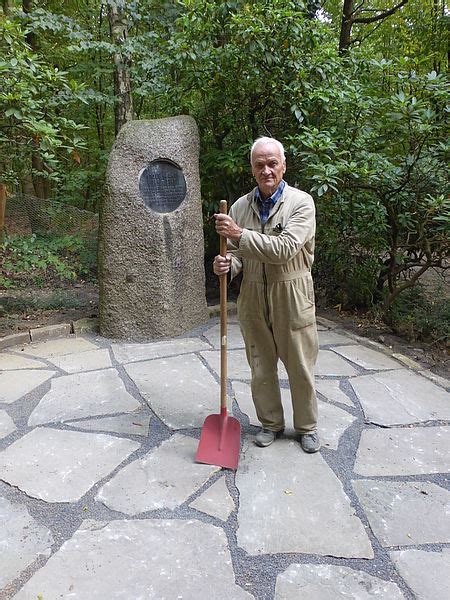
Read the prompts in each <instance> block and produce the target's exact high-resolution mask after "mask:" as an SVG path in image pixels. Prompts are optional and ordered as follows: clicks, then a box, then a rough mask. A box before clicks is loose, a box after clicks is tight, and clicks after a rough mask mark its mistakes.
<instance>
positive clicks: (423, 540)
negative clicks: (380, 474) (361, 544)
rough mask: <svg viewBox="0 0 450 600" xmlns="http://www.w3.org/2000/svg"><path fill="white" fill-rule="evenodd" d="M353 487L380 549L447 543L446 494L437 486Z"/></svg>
mask: <svg viewBox="0 0 450 600" xmlns="http://www.w3.org/2000/svg"><path fill="white" fill-rule="evenodd" d="M353 487H354V489H355V491H356V493H357V495H358V498H359V500H360V502H361V504H362V506H363V509H364V512H365V513H366V515H367V518H368V519H369V523H370V527H371V529H372V531H373V532H374V534H375V536H376V537H377V538H378V540H379V542H380V543H381V545H382V546H410V545H418V544H441V543H448V542H450V520H449V518H448V516H449V515H448V513H449V506H450V492H448V491H447V490H445V489H443V488H441V487H440V486H438V485H435V484H434V483H427V482H407V481H373V480H357V481H354V482H353Z"/></svg>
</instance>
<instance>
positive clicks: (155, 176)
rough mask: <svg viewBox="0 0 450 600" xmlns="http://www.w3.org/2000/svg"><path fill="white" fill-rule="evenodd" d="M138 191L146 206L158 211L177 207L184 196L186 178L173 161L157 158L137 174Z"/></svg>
mask: <svg viewBox="0 0 450 600" xmlns="http://www.w3.org/2000/svg"><path fill="white" fill-rule="evenodd" d="M139 192H140V194H141V197H142V199H143V200H144V203H145V205H146V206H148V208H150V209H151V210H154V211H155V212H158V213H168V212H172V211H174V210H175V209H177V208H178V207H179V206H180V204H181V203H182V202H183V200H184V198H185V197H186V179H185V178H184V174H183V171H182V170H181V168H180V167H179V166H178V165H177V164H176V163H174V162H172V161H170V160H165V159H163V158H159V159H158V160H154V161H153V162H151V163H150V164H149V165H148V166H147V167H146V168H145V169H144V170H143V171H141V173H140V175H139Z"/></svg>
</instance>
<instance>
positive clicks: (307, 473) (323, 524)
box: [236, 438, 373, 558]
mask: <svg viewBox="0 0 450 600" xmlns="http://www.w3.org/2000/svg"><path fill="white" fill-rule="evenodd" d="M280 465H283V469H280ZM236 486H237V488H238V490H239V503H240V506H239V511H238V526H239V527H238V531H237V542H238V546H239V547H241V548H242V549H243V550H245V551H246V552H248V553H249V554H251V555H261V554H277V553H280V552H296V553H297V552H302V553H305V554H319V555H322V556H324V555H331V556H337V557H350V556H352V557H353V558H357V557H359V558H373V550H372V547H371V544H370V541H369V538H368V537H367V534H366V532H365V529H364V526H363V524H362V523H361V521H360V520H359V518H358V517H357V516H356V515H355V512H354V510H353V508H352V507H351V506H350V500H349V498H348V497H347V496H346V495H345V493H344V490H343V488H342V484H341V482H340V481H339V479H337V477H336V476H335V474H334V473H333V471H332V470H331V469H330V468H329V466H328V465H327V464H326V462H325V461H324V460H323V458H322V457H321V455H320V454H314V455H307V454H305V453H304V452H302V450H301V449H300V446H299V445H298V444H297V443H295V442H293V441H288V440H283V439H280V440H278V441H277V442H276V443H275V444H273V445H272V446H270V447H268V448H258V447H257V446H255V445H254V444H253V443H251V442H250V441H249V440H248V438H246V439H245V441H244V448H243V450H242V454H241V460H240V467H239V469H238V471H237V473H236ZM330 498H333V502H332V510H331V509H330ZM299 511H300V512H299ZM330 532H333V534H332V535H330Z"/></svg>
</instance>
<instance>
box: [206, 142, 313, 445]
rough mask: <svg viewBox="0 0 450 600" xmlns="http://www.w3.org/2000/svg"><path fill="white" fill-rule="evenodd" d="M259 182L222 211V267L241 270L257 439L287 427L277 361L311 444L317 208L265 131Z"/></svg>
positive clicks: (304, 440)
mask: <svg viewBox="0 0 450 600" xmlns="http://www.w3.org/2000/svg"><path fill="white" fill-rule="evenodd" d="M250 162H251V167H252V173H253V176H254V178H255V180H256V183H257V184H258V185H257V187H256V188H254V189H253V190H252V191H251V192H250V193H248V194H246V195H245V196H242V197H241V198H239V199H238V200H237V201H236V202H235V203H234V204H233V205H232V207H231V210H230V214H229V215H224V214H216V215H214V216H215V219H216V231H217V233H219V234H220V235H222V236H224V237H226V238H228V249H229V253H227V256H226V257H222V256H216V257H215V259H214V264H213V270H214V273H215V274H216V275H222V274H223V273H228V272H229V271H230V269H231V276H232V277H234V276H235V275H237V273H239V272H240V271H242V273H243V278H242V285H241V290H240V294H239V298H238V317H239V323H240V326H241V331H242V335H243V337H244V341H245V348H246V354H247V360H248V362H249V365H250V368H251V373H252V384H251V388H252V397H253V402H254V404H255V408H256V413H257V415H258V419H259V421H260V422H261V425H262V428H261V430H260V431H259V432H258V433H257V435H256V439H255V443H256V444H257V445H258V446H262V447H264V446H269V445H270V444H271V443H272V442H273V441H274V440H275V438H276V437H277V435H279V434H281V433H282V432H283V430H284V414H283V407H282V404H281V394H280V386H279V382H278V371H277V363H278V359H281V360H282V362H283V363H284V366H285V367H286V371H287V373H288V377H289V384H290V388H291V398H292V406H293V411H294V427H295V430H296V432H297V433H298V434H299V441H300V444H301V447H302V448H303V450H304V451H305V452H309V453H312V452H317V450H319V448H320V444H319V438H318V435H317V400H316V395H315V390H314V365H315V362H316V358H317V352H318V340H317V329H316V321H315V307H314V289H313V281H312V277H311V266H312V263H313V259H314V234H315V208H314V203H313V199H312V198H311V196H310V195H309V194H307V193H305V192H302V191H300V190H297V189H296V188H293V187H291V186H290V185H288V184H287V183H286V182H285V181H284V180H283V175H284V173H285V171H286V160H285V156H284V149H283V146H282V144H281V143H280V142H279V141H278V140H275V139H274V138H267V137H263V138H259V139H257V140H256V141H255V143H254V144H253V146H252V149H251V153H250Z"/></svg>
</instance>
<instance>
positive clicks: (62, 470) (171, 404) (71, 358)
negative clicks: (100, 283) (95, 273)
mask: <svg viewBox="0 0 450 600" xmlns="http://www.w3.org/2000/svg"><path fill="white" fill-rule="evenodd" d="M229 333H230V336H229V352H228V360H229V372H228V382H227V383H228V395H229V406H230V409H231V410H232V411H233V414H234V415H235V416H236V417H237V418H238V419H239V420H240V422H241V430H242V445H241V453H240V462H239V467H238V470H237V472H236V473H235V472H233V471H229V470H226V469H221V468H219V467H216V466H213V465H205V464H198V463H196V462H195V452H196V448H197V445H198V440H199V437H200V433H201V427H202V423H203V420H204V419H205V417H206V416H207V415H208V414H213V413H217V412H218V411H219V382H220V373H219V369H220V361H219V354H220V353H219V348H220V335H219V324H218V319H217V318H214V319H211V320H210V321H209V322H208V323H207V324H205V325H202V326H200V327H198V328H196V329H193V330H191V331H189V332H188V333H187V334H185V335H183V337H179V338H171V339H164V340H158V341H155V342H148V343H122V342H120V343H118V342H114V341H112V340H109V339H105V338H102V337H100V336H96V335H95V333H89V332H85V333H80V334H78V335H77V336H74V335H72V336H69V337H66V338H64V339H51V340H46V339H45V336H43V337H42V338H41V339H42V340H43V341H41V342H37V343H32V344H29V343H25V342H24V343H23V345H21V346H14V347H8V348H7V349H5V350H4V351H2V352H0V598H1V599H2V600H10V599H12V598H16V599H18V600H24V599H26V600H36V599H37V598H42V599H43V600H53V599H56V598H58V599H59V598H67V599H69V598H70V599H75V600H87V599H88V600H91V599H99V600H116V599H120V600H122V599H123V600H133V599H135V598H145V599H155V600H161V599H162V598H167V599H172V598H183V599H185V600H186V599H188V600H191V599H192V600H194V599H195V600H203V599H204V598H205V599H206V598H207V599H210V598H211V599H214V600H221V599H222V598H223V599H227V600H241V599H242V600H246V599H251V598H254V599H256V600H298V599H299V598H301V599H302V600H335V599H339V598H342V599H345V598H352V599H354V600H371V599H372V598H374V599H375V598H377V599H383V600H384V599H385V600H414V599H424V600H428V599H431V598H432V599H433V600H444V598H445V600H447V598H448V597H449V594H450V562H449V561H450V528H449V525H448V523H449V520H448V507H449V497H450V491H449V484H448V472H449V465H450V460H449V455H450V453H449V451H450V435H449V434H450V422H449V420H448V419H449V408H450V401H449V400H450V398H449V393H448V382H446V381H443V380H442V379H435V380H433V379H430V376H429V374H428V375H427V374H426V373H422V372H420V369H419V368H414V365H411V364H409V363H408V362H407V361H406V362H405V361H403V360H402V359H401V357H399V356H397V357H396V356H393V355H389V354H387V353H385V352H383V351H382V349H381V348H377V347H376V346H373V345H370V344H364V343H363V341H362V340H360V339H357V338H355V337H352V336H350V335H347V334H346V333H345V332H344V331H339V330H338V329H337V328H336V327H335V326H334V325H333V324H332V323H329V322H325V321H324V322H323V323H322V324H320V326H319V342H320V356H319V363H318V367H317V371H316V389H317V392H318V398H319V414H320V421H319V433H320V436H321V440H322V448H321V451H320V453H318V454H315V455H307V454H305V453H303V452H302V450H301V448H300V446H299V444H298V441H297V439H296V434H295V431H294V429H293V423H292V407H291V405H290V393H289V383H288V380H287V375H286V372H285V370H284V368H283V366H282V365H280V385H281V394H282V401H283V406H284V409H285V418H286V430H285V433H284V434H283V435H282V436H281V437H280V438H279V439H278V440H277V441H276V442H275V443H274V444H273V445H272V446H270V447H269V448H265V449H261V448H258V447H256V446H255V444H254V442H253V440H254V436H255V434H256V432H257V431H258V421H257V418H256V413H255V410H254V407H253V404H252V401H251V392H250V380H249V377H250V374H249V369H248V366H247V364H246V360H245V352H244V344H243V340H242V336H241V333H240V330H239V325H238V324H237V322H236V320H235V319H233V318H231V319H230V325H229ZM446 386H447V388H446Z"/></svg>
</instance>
